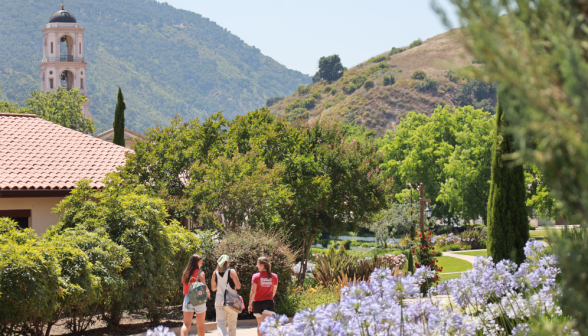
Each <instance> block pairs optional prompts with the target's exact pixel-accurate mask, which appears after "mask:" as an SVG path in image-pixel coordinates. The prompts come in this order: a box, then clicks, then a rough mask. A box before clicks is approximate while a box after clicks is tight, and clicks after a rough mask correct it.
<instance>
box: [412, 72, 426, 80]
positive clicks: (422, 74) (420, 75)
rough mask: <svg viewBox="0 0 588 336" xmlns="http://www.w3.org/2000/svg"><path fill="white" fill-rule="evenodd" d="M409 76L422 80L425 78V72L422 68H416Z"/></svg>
mask: <svg viewBox="0 0 588 336" xmlns="http://www.w3.org/2000/svg"><path fill="white" fill-rule="evenodd" d="M410 78H412V79H419V80H423V79H425V78H427V74H426V73H425V72H424V71H423V70H416V71H415V72H413V73H412V76H410Z"/></svg>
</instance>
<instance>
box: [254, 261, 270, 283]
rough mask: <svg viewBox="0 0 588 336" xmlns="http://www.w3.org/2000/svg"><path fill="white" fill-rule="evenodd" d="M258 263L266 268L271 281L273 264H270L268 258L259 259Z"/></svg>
mask: <svg viewBox="0 0 588 336" xmlns="http://www.w3.org/2000/svg"><path fill="white" fill-rule="evenodd" d="M257 262H258V263H259V264H260V265H263V267H264V268H265V271H266V272H267V278H268V279H271V278H272V264H271V263H270V261H269V259H268V258H267V257H259V258H258V259H257Z"/></svg>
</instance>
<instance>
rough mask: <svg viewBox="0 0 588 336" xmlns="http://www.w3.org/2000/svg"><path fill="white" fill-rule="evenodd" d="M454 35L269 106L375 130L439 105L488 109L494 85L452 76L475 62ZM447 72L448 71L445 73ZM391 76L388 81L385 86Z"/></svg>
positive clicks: (374, 60)
mask: <svg viewBox="0 0 588 336" xmlns="http://www.w3.org/2000/svg"><path fill="white" fill-rule="evenodd" d="M455 33H456V31H450V32H447V33H444V34H441V35H437V36H435V37H433V38H430V39H428V40H426V41H424V42H422V44H421V45H419V46H414V47H412V48H410V47H405V48H406V50H405V51H402V52H400V53H396V54H392V53H391V52H386V53H383V54H380V55H376V56H374V57H373V58H372V59H370V60H368V61H366V62H364V63H362V64H359V65H357V66H356V67H354V68H352V69H349V70H347V71H345V72H344V75H343V77H342V78H340V79H339V80H337V81H335V82H332V83H327V82H326V81H324V80H323V81H320V82H317V83H314V84H311V85H308V86H306V87H300V88H299V89H298V90H297V91H296V92H295V93H294V94H293V95H291V96H290V97H287V98H286V99H284V100H281V101H279V102H277V103H275V104H274V105H271V106H270V110H271V111H272V113H274V114H277V115H282V116H286V117H288V118H289V119H293V118H300V117H302V118H305V117H306V112H305V110H306V111H308V113H307V114H308V118H309V119H311V120H312V119H315V118H319V117H320V118H322V119H328V118H338V119H343V120H345V121H346V122H349V123H357V124H362V125H366V126H367V127H369V128H371V129H375V130H377V131H378V133H380V134H381V133H382V132H384V131H385V130H386V129H391V128H393V127H394V125H395V124H396V123H397V122H398V120H399V118H401V117H403V116H404V115H405V114H406V113H408V112H410V111H420V112H423V113H426V114H430V113H431V112H432V111H433V110H434V109H435V107H437V105H438V104H449V105H451V106H452V107H455V106H464V105H474V106H476V107H478V108H484V109H486V110H489V111H491V112H493V110H494V106H496V89H495V87H494V86H493V85H488V84H485V83H482V82H478V81H474V80H466V79H464V78H461V77H460V76H459V75H457V74H456V72H457V70H458V69H459V68H463V67H466V66H472V65H473V63H475V62H474V61H473V59H472V57H471V56H470V55H468V54H467V53H466V52H465V50H464V49H463V48H462V47H461V45H460V44H459V42H458V41H457V40H456V39H455V38H454V37H452V36H454V35H453V34H455ZM417 70H421V71H423V72H424V73H425V74H426V78H425V79H413V78H411V77H412V75H413V73H414V72H415V71H417ZM450 70H453V71H452V72H451V73H449V75H448V72H449V71H450ZM391 77H393V78H394V79H393V80H392V81H393V82H394V83H393V84H389V83H390V82H392V81H391V80H390V78H391ZM448 77H449V78H448ZM450 79H451V80H450ZM370 81H371V82H373V86H372V87H370V86H371V84H370V83H369V82H370Z"/></svg>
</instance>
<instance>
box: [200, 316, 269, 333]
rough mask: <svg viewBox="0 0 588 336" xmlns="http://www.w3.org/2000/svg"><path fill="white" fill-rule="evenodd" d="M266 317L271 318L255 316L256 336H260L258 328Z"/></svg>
mask: <svg viewBox="0 0 588 336" xmlns="http://www.w3.org/2000/svg"><path fill="white" fill-rule="evenodd" d="M268 316H271V315H270V314H262V315H261V316H259V317H258V316H255V318H256V319H257V336H261V332H259V326H260V325H261V322H263V320H265V318H266V317H268ZM199 336H200V335H199Z"/></svg>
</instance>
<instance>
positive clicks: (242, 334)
mask: <svg viewBox="0 0 588 336" xmlns="http://www.w3.org/2000/svg"><path fill="white" fill-rule="evenodd" d="M178 335H179V334H178ZM189 335H190V336H197V335H198V333H197V332H191V333H190V334H189ZM206 336H218V335H217V333H216V330H213V331H207V332H206ZM236 336H257V327H238V328H237V335H236Z"/></svg>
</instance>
